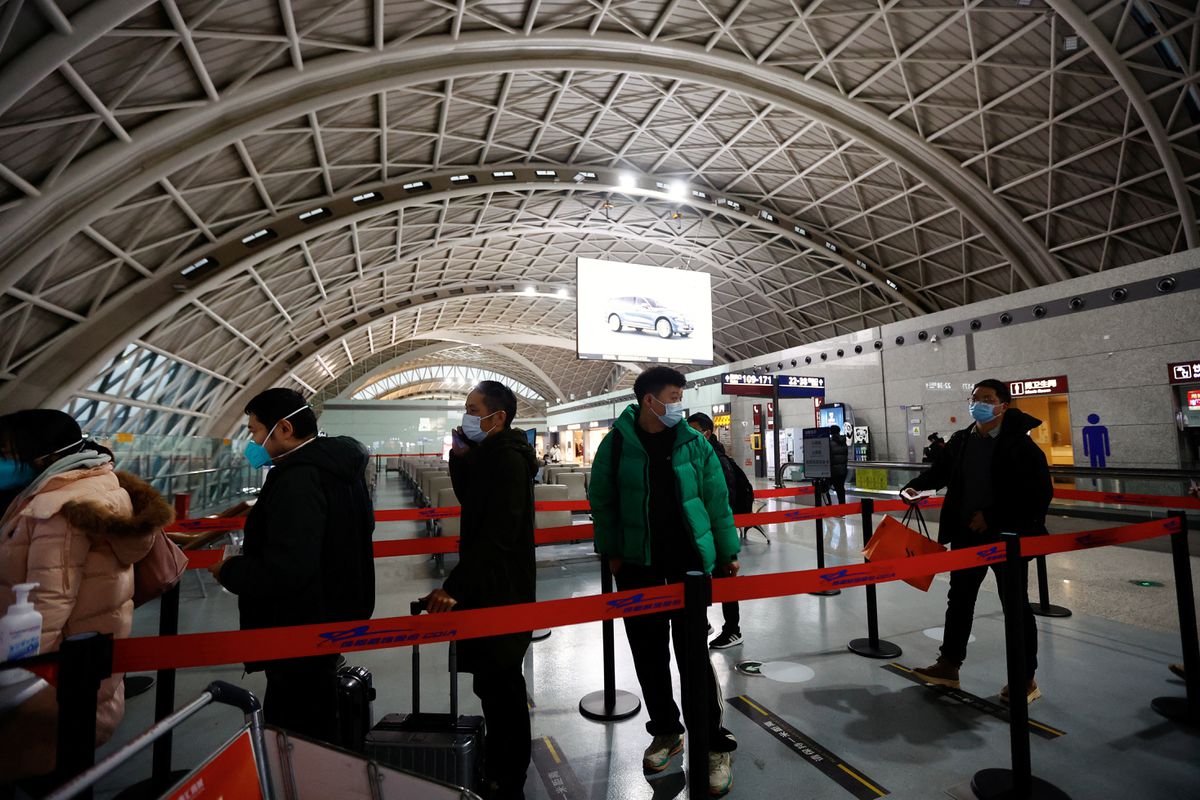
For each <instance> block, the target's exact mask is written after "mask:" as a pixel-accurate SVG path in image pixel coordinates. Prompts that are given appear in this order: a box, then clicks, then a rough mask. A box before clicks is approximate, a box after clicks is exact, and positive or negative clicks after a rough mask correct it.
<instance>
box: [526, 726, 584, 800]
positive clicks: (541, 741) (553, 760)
mask: <svg viewBox="0 0 1200 800" xmlns="http://www.w3.org/2000/svg"><path fill="white" fill-rule="evenodd" d="M533 765H534V766H535V767H536V768H537V771H538V774H539V775H541V776H542V784H543V785H544V786H545V787H546V792H547V793H548V794H549V795H550V797H552V798H555V800H586V798H587V796H588V795H587V792H585V791H584V789H583V784H581V783H580V782H579V778H577V777H576V776H575V771H574V770H573V769H571V765H570V764H568V763H567V759H566V757H565V756H564V755H563V753H562V748H561V747H559V746H558V742H556V741H554V737H552V736H541V737H539V738H537V739H534V740H533Z"/></svg>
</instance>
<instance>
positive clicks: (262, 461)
mask: <svg viewBox="0 0 1200 800" xmlns="http://www.w3.org/2000/svg"><path fill="white" fill-rule="evenodd" d="M306 408H308V406H302V407H301V408H297V409H296V410H295V411H293V412H292V413H291V414H288V415H287V416H286V417H284V418H283V419H281V420H279V422H283V420H284V419H288V418H289V417H294V416H296V415H297V414H299V413H300V412H301V411H303V410H304V409H306ZM279 422H276V423H275V424H274V425H272V426H271V430H269V431H267V435H266V438H264V439H263V443H262V444H259V443H258V442H256V441H254V440H253V439H251V440H250V441H249V442H246V448H245V449H244V450H242V455H244V456H245V457H246V460H247V461H249V462H250V466H251V467H253V468H254V469H262V468H263V467H269V466H270V465H271V454H270V453H268V452H267V448H266V444H267V441H268V440H269V439H270V438H271V434H273V433H275V429H276V428H278V427H279Z"/></svg>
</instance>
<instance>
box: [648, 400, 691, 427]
mask: <svg viewBox="0 0 1200 800" xmlns="http://www.w3.org/2000/svg"><path fill="white" fill-rule="evenodd" d="M650 399H651V400H652V401H653V403H658V404H659V405H660V406H662V407H663V413H661V414H660V413H658V412H657V411H654V405H653V403H652V404H651V406H650V410H651V411H652V412H653V413H654V416H656V417H658V421H659V422H661V423H662V424H663V425H666V426H667V427H668V428H674V427H675V426H676V425H678V424H679V423H680V422H681V421H682V420H683V403H664V402H663V401H661V400H659V399H658V398H657V397H655V396H654V395H650Z"/></svg>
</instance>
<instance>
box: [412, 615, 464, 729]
mask: <svg viewBox="0 0 1200 800" xmlns="http://www.w3.org/2000/svg"><path fill="white" fill-rule="evenodd" d="M408 608H409V611H410V612H412V615H413V616H414V617H416V616H420V614H421V612H423V611H425V610H426V609H427V608H428V605H427V604H426V602H425V600H424V599H421V600H413V601H412V602H411V603H409V605H408ZM420 650H421V648H419V647H418V646H417V645H415V644H414V645H413V649H412V708H413V713H414V714H418V713H420V711H421V652H420ZM449 658H450V718H451V719H458V647H457V643H456V642H455V641H454V640H453V639H451V640H450V655H449Z"/></svg>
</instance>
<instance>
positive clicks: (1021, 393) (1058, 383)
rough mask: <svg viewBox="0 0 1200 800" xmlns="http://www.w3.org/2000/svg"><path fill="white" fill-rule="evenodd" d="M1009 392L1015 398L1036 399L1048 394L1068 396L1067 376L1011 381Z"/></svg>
mask: <svg viewBox="0 0 1200 800" xmlns="http://www.w3.org/2000/svg"><path fill="white" fill-rule="evenodd" d="M1008 390H1009V391H1010V392H1011V393H1012V396H1013V397H1036V396H1039V395H1046V394H1066V393H1067V391H1068V388H1067V376H1066V375H1055V376H1054V377H1053V378H1033V379H1031V380H1023V381H1011V382H1009V384H1008Z"/></svg>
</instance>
